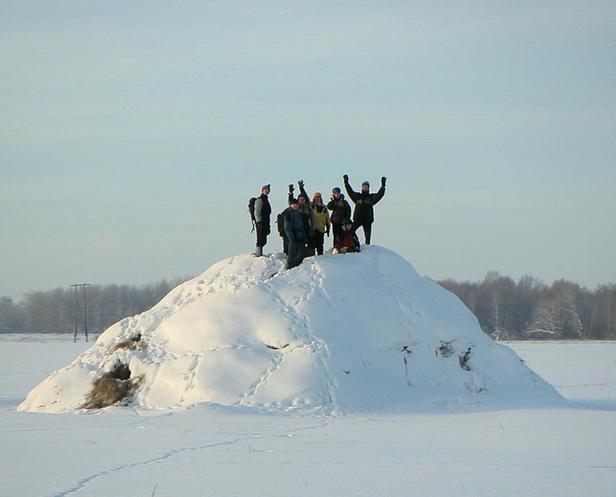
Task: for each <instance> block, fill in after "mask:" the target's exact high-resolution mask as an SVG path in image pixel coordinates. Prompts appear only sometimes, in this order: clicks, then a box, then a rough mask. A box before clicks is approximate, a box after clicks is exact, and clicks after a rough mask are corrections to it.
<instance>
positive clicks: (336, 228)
mask: <svg viewBox="0 0 616 497" xmlns="http://www.w3.org/2000/svg"><path fill="white" fill-rule="evenodd" d="M327 208H328V209H329V210H330V211H332V215H331V225H332V233H333V235H334V247H336V246H337V245H338V244H339V242H340V236H341V235H342V225H343V224H344V222H345V220H346V219H348V218H350V217H351V206H350V205H349V203H348V202H347V201H346V199H345V198H344V195H343V194H342V191H341V190H340V188H339V187H337V186H336V187H335V188H333V189H332V196H331V200H330V201H329V202H328V204H327Z"/></svg>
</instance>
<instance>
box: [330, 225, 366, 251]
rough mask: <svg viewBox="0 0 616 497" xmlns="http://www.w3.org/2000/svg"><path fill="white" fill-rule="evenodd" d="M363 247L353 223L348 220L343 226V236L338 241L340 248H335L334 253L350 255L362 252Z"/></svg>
mask: <svg viewBox="0 0 616 497" xmlns="http://www.w3.org/2000/svg"><path fill="white" fill-rule="evenodd" d="M360 251H361V246H360V244H359V238H357V234H356V233H355V230H354V229H353V221H351V219H347V220H346V221H345V222H344V223H343V224H342V234H341V235H340V239H339V241H338V246H336V247H335V250H334V253H339V254H348V253H350V252H360Z"/></svg>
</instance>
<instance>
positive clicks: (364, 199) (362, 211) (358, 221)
mask: <svg viewBox="0 0 616 497" xmlns="http://www.w3.org/2000/svg"><path fill="white" fill-rule="evenodd" d="M342 178H343V179H344V187H345V189H346V191H347V193H348V194H349V197H350V199H351V200H352V201H353V203H354V204H355V211H354V212H353V229H354V230H357V228H359V227H360V226H361V227H362V228H363V229H364V238H365V240H366V245H370V239H371V237H372V223H374V206H375V205H376V204H377V203H379V202H380V201H381V199H382V198H383V196H384V195H385V183H386V182H387V178H386V177H385V176H383V177H382V178H381V188H380V189H379V191H378V192H376V193H370V183H369V182H368V181H364V182H363V183H362V184H361V192H356V191H355V190H353V188H352V187H351V184H350V183H349V176H348V175H347V174H345V175H344V176H343V177H342Z"/></svg>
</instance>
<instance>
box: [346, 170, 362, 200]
mask: <svg viewBox="0 0 616 497" xmlns="http://www.w3.org/2000/svg"><path fill="white" fill-rule="evenodd" d="M342 179H343V180H344V188H345V189H346V192H347V193H348V194H349V198H350V199H351V200H352V201H353V202H357V201H358V200H359V198H360V197H361V195H360V194H359V193H357V192H356V191H355V190H353V188H352V187H351V184H350V183H349V176H348V175H347V174H345V175H344V176H343V177H342Z"/></svg>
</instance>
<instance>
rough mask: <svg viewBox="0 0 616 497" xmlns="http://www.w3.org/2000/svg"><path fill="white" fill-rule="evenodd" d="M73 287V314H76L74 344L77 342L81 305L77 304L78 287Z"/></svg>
mask: <svg viewBox="0 0 616 497" xmlns="http://www.w3.org/2000/svg"><path fill="white" fill-rule="evenodd" d="M71 287H73V312H74V316H73V317H74V322H75V334H74V335H73V343H76V342H77V319H78V318H79V303H78V302H77V286H76V285H71Z"/></svg>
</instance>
